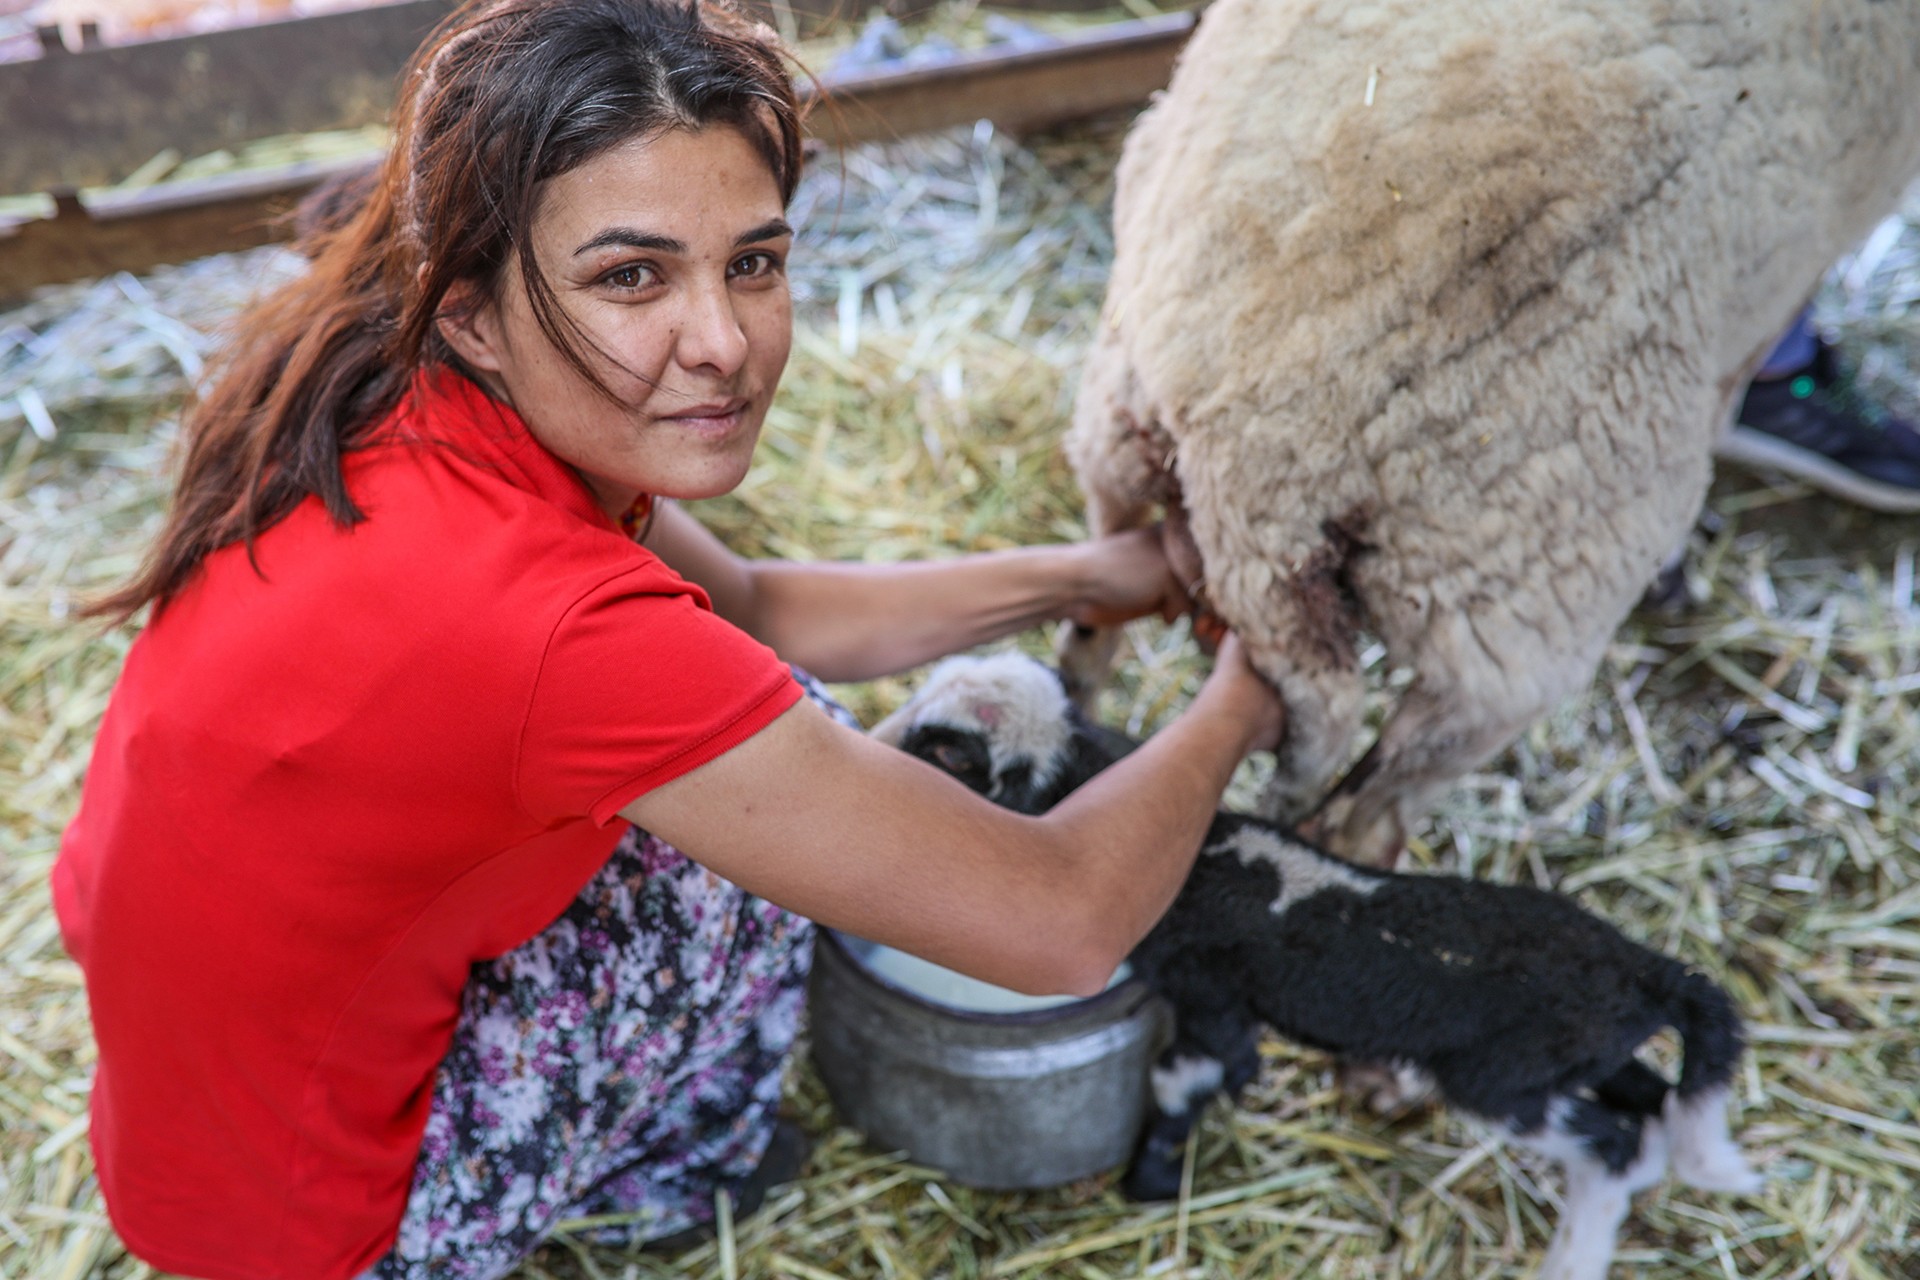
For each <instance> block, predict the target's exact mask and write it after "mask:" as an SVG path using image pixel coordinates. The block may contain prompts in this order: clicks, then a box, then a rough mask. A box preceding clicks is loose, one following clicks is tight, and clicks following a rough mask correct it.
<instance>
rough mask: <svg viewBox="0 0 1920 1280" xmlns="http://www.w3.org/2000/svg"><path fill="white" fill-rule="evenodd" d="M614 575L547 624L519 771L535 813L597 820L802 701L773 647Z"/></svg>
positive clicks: (638, 577) (681, 599) (684, 601)
mask: <svg viewBox="0 0 1920 1280" xmlns="http://www.w3.org/2000/svg"><path fill="white" fill-rule="evenodd" d="M654 576H655V575H653V574H649V573H645V572H636V573H632V574H622V575H620V576H618V577H616V578H613V579H611V580H610V581H608V582H606V583H604V584H602V585H601V586H600V587H598V588H596V589H595V590H593V591H590V592H589V593H587V594H586V595H585V596H584V597H582V598H581V599H580V601H579V602H578V603H576V604H575V605H574V606H573V608H571V609H570V610H568V611H567V613H566V615H565V616H564V617H563V618H562V619H561V620H560V622H559V624H558V625H557V626H556V627H555V628H554V631H553V636H552V639H551V640H550V641H549V643H548V645H547V649H546V652H545V653H544V654H543V655H542V657H541V661H540V671H539V675H538V677H537V678H536V680H535V683H534V688H533V694H532V697H531V699H530V701H529V705H528V707H527V719H526V726H525V729H524V730H523V732H522V736H521V751H520V759H519V761H518V766H517V770H516V782H517V786H518V790H519V800H520V804H521V806H522V808H524V809H525V810H526V811H527V813H528V814H529V816H531V817H533V818H535V819H536V820H539V821H542V822H546V821H560V820H563V819H565V818H568V817H572V816H576V815H579V814H582V813H584V814H586V815H588V816H589V817H591V818H592V819H593V821H594V822H596V823H599V824H601V825H605V824H606V823H608V822H610V821H612V820H613V819H614V817H616V816H617V815H618V813H619V811H620V810H621V809H622V808H623V807H625V806H626V805H627V804H629V803H631V802H632V801H633V800H634V799H636V798H638V797H639V796H641V795H643V794H645V793H646V792H647V791H650V790H652V789H653V788H654V787H657V786H659V785H660V784H662V783H665V782H671V781H672V780H673V779H675V778H677V777H679V776H680V775H682V774H684V773H688V772H691V771H692V770H694V769H697V768H699V767H700V766H701V765H703V764H705V763H707V762H708V761H709V760H712V759H714V758H715V757H716V756H719V755H721V754H722V753H724V752H725V751H727V750H728V748H730V747H733V746H736V745H738V744H739V743H741V742H743V741H745V740H746V739H747V738H749V737H751V736H752V735H753V734H755V733H757V732H758V731H759V730H760V729H762V728H764V727H766V725H767V724H768V723H769V722H771V721H772V720H773V719H774V718H775V717H776V716H778V715H779V714H780V713H781V712H783V711H785V710H786V709H787V708H788V707H791V706H792V705H793V704H794V703H795V702H797V701H798V700H799V698H800V687H799V686H798V685H797V684H795V683H794V681H793V678H792V676H791V675H790V674H789V673H788V671H787V668H786V666H785V665H784V664H782V663H781V662H780V660H779V659H778V658H777V657H775V656H774V654H773V651H772V650H770V649H768V648H767V647H766V646H764V645H762V644H760V643H759V642H758V641H756V640H754V639H752V638H751V637H749V636H748V635H747V634H746V633H745V632H742V631H740V630H739V629H738V628H736V627H733V626H732V625H730V624H728V623H726V622H724V621H722V620H721V619H719V618H717V617H715V616H714V615H713V614H712V613H711V612H709V611H708V610H706V609H704V608H701V607H700V605H699V604H698V603H696V602H695V600H694V599H693V597H691V596H689V595H667V596H663V595H657V594H651V593H649V592H647V591H645V590H644V589H643V588H644V586H645V585H647V582H646V580H647V579H650V578H652V577H654Z"/></svg>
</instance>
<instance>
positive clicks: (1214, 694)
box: [1194, 631, 1287, 751]
mask: <svg viewBox="0 0 1920 1280" xmlns="http://www.w3.org/2000/svg"><path fill="white" fill-rule="evenodd" d="M1194 705H1195V708H1196V709H1199V708H1200V707H1202V706H1205V707H1206V708H1207V710H1208V711H1209V712H1210V713H1214V714H1223V715H1231V716H1236V717H1239V718H1241V719H1242V720H1243V721H1244V722H1245V723H1246V724H1248V725H1249V726H1250V731H1251V733H1252V735H1253V736H1252V739H1251V741H1250V742H1249V743H1248V746H1247V750H1249V751H1271V750H1273V749H1274V748H1275V747H1277V746H1279V745H1280V739H1281V738H1282V737H1284V736H1285V734H1286V728H1287V709H1286V704H1285V703H1283V702H1281V701H1280V693H1279V691H1278V690H1276V689H1275V688H1274V687H1273V686H1272V685H1271V684H1269V683H1268V682H1267V678H1266V677H1265V676H1263V675H1261V674H1260V673H1259V672H1258V671H1256V670H1254V667H1253V664H1252V663H1251V662H1249V661H1248V660H1247V650H1246V646H1245V645H1243V644H1241V643H1240V637H1239V636H1237V635H1235V634H1234V633H1233V632H1231V631H1226V632H1223V633H1222V634H1221V638H1220V648H1219V652H1218V653H1216V654H1215V655H1214V659H1213V672H1212V674H1210V675H1209V676H1208V677H1207V682H1206V684H1204V685H1203V686H1201V689H1200V695H1199V697H1197V698H1196V699H1194Z"/></svg>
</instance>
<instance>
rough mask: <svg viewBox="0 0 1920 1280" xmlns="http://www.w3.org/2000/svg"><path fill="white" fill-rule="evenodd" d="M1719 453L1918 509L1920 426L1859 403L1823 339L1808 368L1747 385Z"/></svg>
mask: <svg viewBox="0 0 1920 1280" xmlns="http://www.w3.org/2000/svg"><path fill="white" fill-rule="evenodd" d="M1715 452H1716V453H1717V454H1718V456H1719V457H1721V458H1723V459H1725V460H1727V461H1729V462H1736V463H1739V464H1740V465H1742V466H1748V467H1761V468H1768V469H1771V470H1774V471H1780V472H1784V473H1785V474H1787V475H1789V476H1792V477H1793V478H1794V479H1796V480H1801V481H1804V482H1805V483H1807V484H1810V485H1812V486H1813V487H1814V488H1816V489H1822V490H1825V491H1826V492H1827V493H1830V494H1833V495H1834V496H1835V497H1838V498H1844V499H1846V500H1847V501H1849V502H1853V503H1857V504H1859V505H1860V506H1863V507H1867V508H1869V509H1871V510H1874V511H1884V512H1889V513H1895V514H1899V513H1905V512H1912V511H1920V431H1915V430H1914V428H1913V427H1912V426H1911V425H1910V424H1908V423H1905V422H1897V421H1891V420H1885V419H1883V418H1882V417H1880V416H1879V415H1877V414H1876V413H1875V412H1874V411H1873V410H1872V409H1871V408H1869V407H1868V406H1867V405H1865V404H1864V403H1862V402H1861V400H1860V398H1859V395H1858V393H1857V392H1855V391H1854V389H1853V388H1852V386H1851V385H1850V384H1849V383H1847V382H1846V381H1845V380H1844V379H1842V378H1841V377H1840V375H1839V370H1838V368H1837V367H1836V364H1835V361H1834V357H1833V349H1832V348H1831V347H1829V346H1827V345H1826V344H1824V343H1822V344H1821V345H1820V347H1819V348H1818V349H1817V351H1816V353H1815V355H1814V360H1813V363H1812V364H1811V365H1809V366H1808V367H1807V368H1806V369H1805V370H1804V371H1803V372H1801V373H1799V374H1797V375H1795V376H1793V377H1788V378H1776V379H1770V380H1767V381H1764V382H1759V381H1756V382H1754V383H1753V384H1752V385H1750V386H1749V387H1748V388H1747V398H1746V400H1745V402H1744V403H1742V404H1741V406H1740V416H1739V419H1738V421H1737V422H1736V423H1735V425H1734V428H1733V430H1732V431H1730V432H1729V433H1728V434H1727V436H1726V437H1725V438H1724V439H1723V440H1722V441H1721V442H1720V445H1719V448H1718V449H1716V450H1715Z"/></svg>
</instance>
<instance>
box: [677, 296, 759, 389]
mask: <svg viewBox="0 0 1920 1280" xmlns="http://www.w3.org/2000/svg"><path fill="white" fill-rule="evenodd" d="M674 357H675V359H676V360H677V361H678V363H679V364H680V365H681V366H682V367H683V368H687V369H700V368H710V369H714V370H716V371H718V372H719V373H720V374H722V375H731V374H732V373H734V372H735V371H736V370H738V369H739V368H740V366H741V365H742V364H743V363H745V361H746V358H747V334H746V330H745V329H744V328H743V327H742V326H741V324H740V317H739V315H738V314H736V312H735V311H734V299H733V294H732V292H731V291H730V290H729V289H727V288H726V287H725V286H717V287H714V288H708V289H701V290H698V291H697V292H696V293H695V294H694V295H693V296H692V297H691V298H690V299H689V302H688V306H687V310H686V312H685V314H684V315H683V316H682V319H681V327H680V332H679V334H678V335H676V337H675V345H674Z"/></svg>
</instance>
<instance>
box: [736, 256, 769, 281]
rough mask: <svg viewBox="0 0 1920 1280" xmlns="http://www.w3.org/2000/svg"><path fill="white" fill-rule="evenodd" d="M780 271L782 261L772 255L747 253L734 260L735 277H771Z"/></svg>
mask: <svg viewBox="0 0 1920 1280" xmlns="http://www.w3.org/2000/svg"><path fill="white" fill-rule="evenodd" d="M779 269H780V259H779V258H777V257H775V256H774V255H773V254H771V253H765V252H760V253H745V254H742V255H740V256H739V257H738V258H735V259H734V260H733V275H734V276H735V277H745V278H747V279H753V278H754V277H756V276H770V275H772V274H773V273H774V272H776V271H778V270H779Z"/></svg>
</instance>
